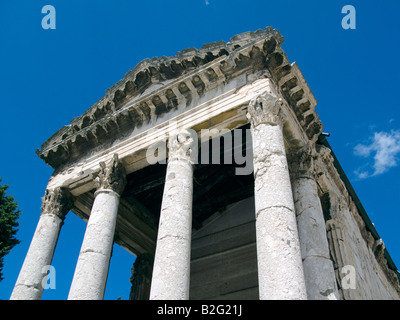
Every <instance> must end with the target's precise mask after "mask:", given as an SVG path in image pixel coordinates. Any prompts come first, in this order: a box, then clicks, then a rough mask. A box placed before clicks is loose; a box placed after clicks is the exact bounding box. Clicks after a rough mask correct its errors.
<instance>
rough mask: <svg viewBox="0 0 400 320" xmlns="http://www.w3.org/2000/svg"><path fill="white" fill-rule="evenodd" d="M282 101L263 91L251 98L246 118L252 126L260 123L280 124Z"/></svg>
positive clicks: (282, 115) (282, 116) (281, 121)
mask: <svg viewBox="0 0 400 320" xmlns="http://www.w3.org/2000/svg"><path fill="white" fill-rule="evenodd" d="M281 106H282V101H281V100H280V99H278V98H277V97H276V96H275V95H273V94H271V93H269V92H264V93H263V94H260V95H259V96H256V97H254V98H253V99H251V101H250V103H249V107H248V112H247V118H248V119H249V120H250V122H251V125H252V126H253V127H256V126H258V125H259V124H261V123H266V124H272V125H280V126H282V123H283V120H284V114H283V113H282V111H281Z"/></svg>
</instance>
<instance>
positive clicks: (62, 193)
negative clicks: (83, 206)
mask: <svg viewBox="0 0 400 320" xmlns="http://www.w3.org/2000/svg"><path fill="white" fill-rule="evenodd" d="M73 204H74V201H73V198H72V195H71V193H70V192H69V191H68V189H67V188H63V187H58V188H55V189H53V190H49V189H46V191H45V193H44V197H43V198H42V206H41V210H42V214H55V215H56V216H58V217H59V218H60V219H61V220H64V219H65V215H66V214H67V213H68V211H69V210H70V209H71V208H72V206H73Z"/></svg>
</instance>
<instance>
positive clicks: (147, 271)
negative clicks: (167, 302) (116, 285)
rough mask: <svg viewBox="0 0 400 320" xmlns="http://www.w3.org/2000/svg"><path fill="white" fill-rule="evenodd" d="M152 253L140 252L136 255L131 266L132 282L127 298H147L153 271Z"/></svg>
mask: <svg viewBox="0 0 400 320" xmlns="http://www.w3.org/2000/svg"><path fill="white" fill-rule="evenodd" d="M153 263H154V255H153V254H151V253H144V254H140V255H138V256H137V257H136V260H135V263H134V264H133V268H132V277H131V279H130V281H131V283H132V287H131V292H130V294H129V300H149V297H150V285H151V275H152V271H153Z"/></svg>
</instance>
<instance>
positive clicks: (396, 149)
mask: <svg viewBox="0 0 400 320" xmlns="http://www.w3.org/2000/svg"><path fill="white" fill-rule="evenodd" d="M399 153H400V130H392V131H391V132H375V134H374V136H373V138H372V139H371V143H370V144H369V145H363V144H358V145H356V146H355V148H354V154H356V155H358V156H361V157H364V158H368V157H370V156H372V155H373V160H374V163H373V165H372V167H373V172H372V173H369V171H365V170H362V171H361V170H360V169H359V170H357V171H356V172H355V173H356V174H357V176H358V177H359V178H360V179H365V178H367V177H371V176H377V175H379V174H383V173H385V172H387V171H388V170H389V169H390V168H392V167H396V166H397V165H398V162H399V159H398V157H397V155H398V154H399Z"/></svg>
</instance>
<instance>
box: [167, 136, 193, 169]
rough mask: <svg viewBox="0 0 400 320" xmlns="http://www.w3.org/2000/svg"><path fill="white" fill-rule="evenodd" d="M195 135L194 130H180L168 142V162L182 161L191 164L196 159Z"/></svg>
mask: <svg viewBox="0 0 400 320" xmlns="http://www.w3.org/2000/svg"><path fill="white" fill-rule="evenodd" d="M196 151H197V134H196V132H195V131H194V130H190V129H189V130H180V131H179V132H178V133H176V134H173V135H172V136H171V137H170V138H169V140H168V152H169V155H168V161H171V160H174V159H184V160H187V161H189V162H191V163H194V162H195V160H196V159H195V158H196V157H197V152H196Z"/></svg>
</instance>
